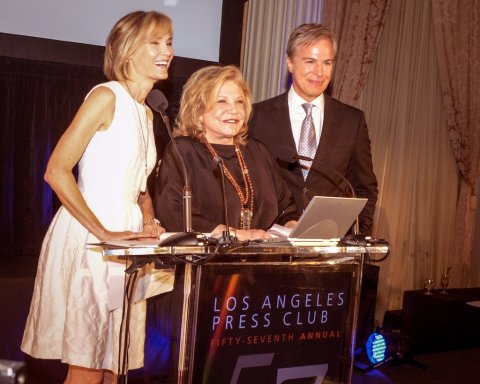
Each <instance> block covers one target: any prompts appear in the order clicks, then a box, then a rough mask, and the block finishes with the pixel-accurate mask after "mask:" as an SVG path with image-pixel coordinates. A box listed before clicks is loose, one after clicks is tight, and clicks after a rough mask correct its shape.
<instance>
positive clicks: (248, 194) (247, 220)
mask: <svg viewBox="0 0 480 384" xmlns="http://www.w3.org/2000/svg"><path fill="white" fill-rule="evenodd" d="M204 143H205V145H206V146H207V148H208V150H209V151H210V153H211V155H212V157H213V158H215V157H216V156H218V154H217V151H215V149H214V148H213V147H212V146H211V145H210V143H209V142H208V141H206V140H204ZM234 146H235V154H236V155H237V158H238V164H239V166H240V170H241V172H242V177H243V183H244V184H245V192H244V191H242V188H241V187H240V185H239V184H238V182H237V180H235V178H234V177H233V175H232V173H231V172H230V170H229V169H228V168H227V166H226V165H225V163H222V164H223V171H224V172H225V176H226V177H227V179H228V181H229V182H230V183H231V184H232V186H233V188H235V191H236V192H237V196H238V199H239V200H240V206H241V209H240V228H241V229H250V225H251V223H252V217H253V203H254V197H253V183H252V180H251V179H250V174H249V173H248V168H247V164H246V163H245V159H244V157H243V154H242V151H241V150H240V147H239V145H238V144H237V143H235V144H234ZM249 202H250V204H249Z"/></svg>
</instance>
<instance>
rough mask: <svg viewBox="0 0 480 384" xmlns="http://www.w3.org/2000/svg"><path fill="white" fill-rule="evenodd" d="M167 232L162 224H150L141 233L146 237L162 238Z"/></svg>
mask: <svg viewBox="0 0 480 384" xmlns="http://www.w3.org/2000/svg"><path fill="white" fill-rule="evenodd" d="M164 232H165V228H163V227H162V226H161V225H160V224H154V223H149V224H145V225H144V226H143V231H142V232H141V233H142V234H143V235H144V236H145V237H157V238H158V237H160V235H161V234H162V233H164Z"/></svg>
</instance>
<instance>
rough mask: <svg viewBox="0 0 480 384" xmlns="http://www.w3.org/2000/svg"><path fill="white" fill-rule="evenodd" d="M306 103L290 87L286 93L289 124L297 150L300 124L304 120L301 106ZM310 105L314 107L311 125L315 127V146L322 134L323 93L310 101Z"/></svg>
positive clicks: (303, 111)
mask: <svg viewBox="0 0 480 384" xmlns="http://www.w3.org/2000/svg"><path fill="white" fill-rule="evenodd" d="M305 103H308V101H305V100H304V99H302V98H301V97H300V96H298V94H297V93H296V92H295V90H294V89H293V86H292V87H290V90H289V91H288V112H289V114H290V123H291V127H292V134H293V139H294V140H295V145H296V147H297V148H298V142H299V140H300V130H301V129H302V122H303V120H304V119H305V110H304V109H303V107H302V104H305ZM310 104H313V105H315V108H313V109H312V118H313V125H314V126H315V139H316V140H317V145H318V143H319V142H320V135H321V134H322V126H323V117H324V109H325V96H324V95H323V93H322V94H321V95H320V96H318V97H317V98H316V99H314V100H312V101H311V102H310Z"/></svg>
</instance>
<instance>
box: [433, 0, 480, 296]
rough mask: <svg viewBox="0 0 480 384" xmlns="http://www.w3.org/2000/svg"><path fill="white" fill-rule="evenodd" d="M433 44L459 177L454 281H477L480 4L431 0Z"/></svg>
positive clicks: (472, 1) (465, 0)
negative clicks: (476, 212)
mask: <svg viewBox="0 0 480 384" xmlns="http://www.w3.org/2000/svg"><path fill="white" fill-rule="evenodd" d="M432 11H433V22H434V31H435V43H436V50H437V52H436V53H437V59H438V66H439V72H440V83H441V87H442V94H443V106H444V111H445V118H446V124H447V127H448V132H449V135H450V142H451V146H452V148H453V155H454V156H455V160H456V163H457V167H458V171H459V173H460V176H461V178H460V194H459V198H458V203H457V213H456V228H455V236H454V237H453V240H454V241H455V252H454V253H453V257H452V259H451V260H450V263H451V264H452V265H453V269H452V272H453V273H454V281H455V283H457V284H460V285H462V286H468V285H470V284H471V282H472V281H476V282H478V281H479V277H480V271H479V270H478V269H476V270H475V269H472V265H478V263H476V262H475V261H474V260H473V258H474V257H475V256H476V257H477V258H478V255H476V254H475V253H473V252H472V241H473V237H472V236H473V229H474V217H475V209H476V207H477V197H476V189H477V183H478V178H479V161H480V156H479V146H480V144H479V143H480V10H479V6H478V1H477V0H462V1H459V0H432Z"/></svg>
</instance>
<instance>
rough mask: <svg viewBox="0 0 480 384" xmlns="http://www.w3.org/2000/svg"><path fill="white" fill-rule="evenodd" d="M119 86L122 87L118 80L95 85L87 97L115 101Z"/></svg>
mask: <svg viewBox="0 0 480 384" xmlns="http://www.w3.org/2000/svg"><path fill="white" fill-rule="evenodd" d="M118 87H121V85H120V83H118V82H117V81H109V82H106V83H100V84H97V85H95V86H94V87H93V88H92V89H91V90H90V92H88V94H87V96H86V97H85V98H89V97H93V98H96V99H103V100H104V101H109V102H112V101H113V102H114V101H115V98H116V95H117V93H118V91H119V90H118Z"/></svg>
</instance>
